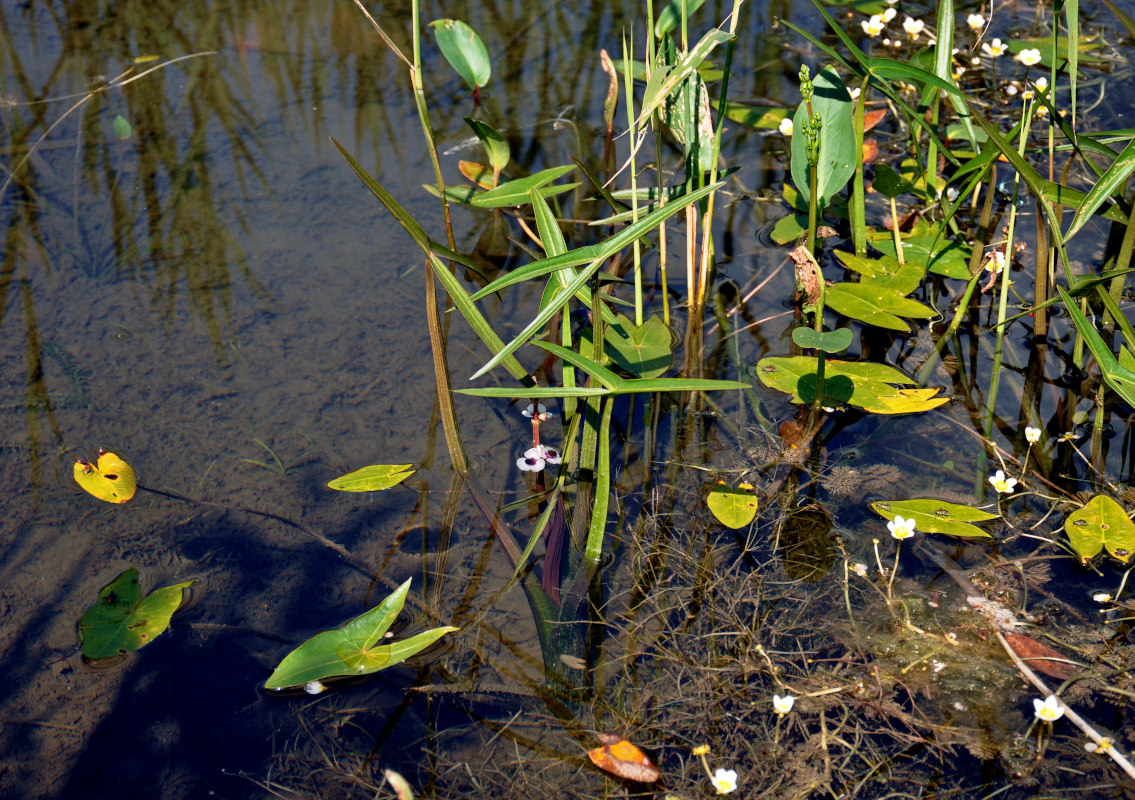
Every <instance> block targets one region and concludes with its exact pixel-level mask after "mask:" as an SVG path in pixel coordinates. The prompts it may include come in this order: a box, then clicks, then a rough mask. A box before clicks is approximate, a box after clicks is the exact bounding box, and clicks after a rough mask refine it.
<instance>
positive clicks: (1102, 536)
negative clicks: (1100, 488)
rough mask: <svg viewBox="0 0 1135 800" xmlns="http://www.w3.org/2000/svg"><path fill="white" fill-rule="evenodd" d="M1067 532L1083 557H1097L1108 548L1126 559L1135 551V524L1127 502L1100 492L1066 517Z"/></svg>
mask: <svg viewBox="0 0 1135 800" xmlns="http://www.w3.org/2000/svg"><path fill="white" fill-rule="evenodd" d="M1064 532H1065V533H1067V534H1068V541H1069V542H1070V543H1071V545H1072V549H1073V550H1075V551H1076V555H1078V556H1079V557H1080V559H1081V560H1082V561H1087V560H1088V559H1090V558H1095V557H1096V556H1098V555H1099V554H1100V551H1101V550H1103V549H1104V548H1106V549H1107V552H1109V553H1110V554H1111V555H1112V556H1114V557H1115V558H1118V559H1119V560H1120V561H1122V562H1123V563H1125V564H1126V563H1127V561H1128V560H1129V559H1130V558H1131V554H1132V553H1135V524H1133V523H1132V522H1131V520H1130V519H1129V518H1128V516H1127V514H1126V513H1125V512H1124V511H1123V506H1121V505H1119V503H1117V502H1115V500H1113V499H1112V498H1110V497H1108V496H1107V495H1102V494H1098V495H1096V496H1095V497H1093V498H1092V499H1091V500H1089V501H1088V504H1087V505H1086V506H1084V507H1083V508H1081V509H1079V510H1078V511H1073V512H1072V513H1071V514H1069V515H1068V519H1066V520H1065V521H1064Z"/></svg>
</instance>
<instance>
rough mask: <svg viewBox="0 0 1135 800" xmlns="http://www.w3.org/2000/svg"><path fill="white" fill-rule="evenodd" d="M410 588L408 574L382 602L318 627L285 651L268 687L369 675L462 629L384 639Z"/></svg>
mask: <svg viewBox="0 0 1135 800" xmlns="http://www.w3.org/2000/svg"><path fill="white" fill-rule="evenodd" d="M409 591H410V580H407V581H406V582H405V583H403V584H402V585H401V586H399V587H398V589H397V590H396V591H395V592H394V593H393V594H391V595H390V596H389V597H387V598H386V599H385V600H383V601H382V603H381V604H379V605H378V606H375V607H374V608H372V609H371V610H370V611H367V612H366V613H365V614H361V615H360V616H357V617H355V618H354V619H353V620H351V621H350V622H348V623H347V624H346V625H344V626H343V627H341V628H335V629H334V630H330V631H324V632H323V633H317V634H316V635H315V636H313V637H311V638H310V639H308V640H307V641H306V642H304V643H303V644H301V645H300V646H299V647H297V648H296V649H295V650H293V651H292V652H290V653H288V654H287V655H286V656H284V659H283V661H281V662H280V664H279V666H277V667H276V669H275V670H274V671H273V672H272V674H271V675H270V676H269V677H268V681H267V682H266V683H265V687H266V688H268V689H286V688H289V687H294V686H304V685H306V684H308V683H310V682H312V681H321V680H324V679H326V678H342V677H348V676H351V675H369V674H370V673H372V672H378V671H379V670H381V669H386V668H387V667H393V666H395V665H396V664H400V663H402V662H403V661H405V660H406V659H407V658H409V657H410V656H412V655H415V654H417V653H420V652H421V651H422V650H424V649H426V648H427V647H429V646H430V645H431V644H433V643H434V642H436V641H437V640H438V639H440V638H441V637H442V636H443V635H445V634H446V633H450V632H452V631H455V630H457V628H452V627H448V626H446V627H441V628H433V629H431V630H428V631H424V632H423V633H419V634H416V635H415V636H411V637H410V638H409V639H403V640H402V641H399V642H391V643H390V644H379V642H380V641H382V640H383V636H384V634H385V633H386V631H387V630H389V629H390V626H391V625H392V624H394V620H396V619H397V618H398V615H399V614H400V613H401V612H402V606H403V605H404V604H405V603H406V595H407V593H409Z"/></svg>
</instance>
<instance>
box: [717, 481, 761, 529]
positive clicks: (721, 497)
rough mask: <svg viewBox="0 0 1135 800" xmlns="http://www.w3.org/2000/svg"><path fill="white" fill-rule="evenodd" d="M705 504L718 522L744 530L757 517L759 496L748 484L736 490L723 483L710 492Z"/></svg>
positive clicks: (743, 484)
mask: <svg viewBox="0 0 1135 800" xmlns="http://www.w3.org/2000/svg"><path fill="white" fill-rule="evenodd" d="M705 502H706V505H708V506H709V510H710V511H712V512H713V516H715V517H717V521H718V522H720V523H721V524H722V525H724V526H725V527H727V528H734V529H736V528H744V527H745V526H746V525H748V524H749V523H750V522H752V521H753V518H754V517H756V516H757V496H756V495H755V494H753V487H752V485H750V484H748V483H742V484H741V485H740V486H738V487H737V488H736V489H734V488H733V487H732V486H729V485H728V484H727V483H725V482H724V481H722V482H721V483H719V484H718V485H717V486H715V487H714V488H713V489H712V490H711V491H710V493H709V496H708V497H707V498H706V499H705Z"/></svg>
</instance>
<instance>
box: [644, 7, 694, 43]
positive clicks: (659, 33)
mask: <svg viewBox="0 0 1135 800" xmlns="http://www.w3.org/2000/svg"><path fill="white" fill-rule="evenodd" d="M704 2H705V0H670V2H669V3H667V4H666V6H665V7H664V8H663V9H662V11H661V12H660V13H659V14H658V19H657V20H656V21H655V23H654V36H655V38H658V39H661V38H662V37H663V36H665V35H666V34H667V33H669V32H670V31H672V30H674V29H675V28H677V27H678V25H679V24H680V23H681V21H682V9H683V7H684V8H685V11H686V16H687V17H689V16H690V15H691V14H693V13H694V12H695V11H697V10H698V9H699V8H701V7H702V4H703V3H704Z"/></svg>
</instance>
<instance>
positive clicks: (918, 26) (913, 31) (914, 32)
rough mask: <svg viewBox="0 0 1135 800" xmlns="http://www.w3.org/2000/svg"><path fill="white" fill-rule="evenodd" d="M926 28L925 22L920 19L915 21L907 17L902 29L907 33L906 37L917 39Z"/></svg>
mask: <svg viewBox="0 0 1135 800" xmlns="http://www.w3.org/2000/svg"><path fill="white" fill-rule="evenodd" d="M925 27H926V23H925V22H923V21H922V20H920V19H913V18H912V17H907V18H906V19H904V20H903V23H902V29H903V30H904V31H906V35H907V36H909V37H910V38H911V39H917V38H918V34H920V33H922V29H923V28H925Z"/></svg>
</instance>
